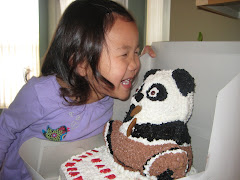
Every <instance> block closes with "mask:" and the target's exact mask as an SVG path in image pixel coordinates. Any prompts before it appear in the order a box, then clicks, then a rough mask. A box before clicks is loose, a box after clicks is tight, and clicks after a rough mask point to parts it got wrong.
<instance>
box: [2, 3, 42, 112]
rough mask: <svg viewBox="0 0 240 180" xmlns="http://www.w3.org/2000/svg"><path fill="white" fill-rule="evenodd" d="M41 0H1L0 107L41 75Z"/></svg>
mask: <svg viewBox="0 0 240 180" xmlns="http://www.w3.org/2000/svg"><path fill="white" fill-rule="evenodd" d="M38 17H39V16H38V0H21V1H19V0H1V1H0V27H1V28H0V108H6V107H8V106H9V104H10V103H11V102H12V101H13V99H14V98H15V96H16V94H17V93H18V91H19V90H20V88H21V87H22V86H23V85H24V84H25V75H26V76H27V77H28V78H30V77H31V76H33V75H35V76H38V75H39V18H38Z"/></svg>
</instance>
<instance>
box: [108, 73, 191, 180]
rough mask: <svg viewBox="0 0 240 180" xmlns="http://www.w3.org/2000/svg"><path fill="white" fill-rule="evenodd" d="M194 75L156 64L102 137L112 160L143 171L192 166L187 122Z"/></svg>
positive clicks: (160, 175) (163, 174)
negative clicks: (118, 117)
mask: <svg viewBox="0 0 240 180" xmlns="http://www.w3.org/2000/svg"><path fill="white" fill-rule="evenodd" d="M194 89H195V83H194V78H193V77H192V76H191V75H190V74H189V73H188V72H187V71H186V70H184V69H175V70H159V69H152V70H150V71H148V72H147V73H146V74H145V76H144V81H143V83H142V84H141V85H140V87H139V88H138V89H137V91H136V93H135V94H134V95H133V97H132V99H131V104H130V108H129V111H128V112H127V115H126V117H125V119H124V121H123V122H122V121H118V120H115V121H109V122H108V123H107V124H106V125H105V130H104V137H105V141H106V146H107V148H108V150H109V153H111V154H112V156H113V158H114V161H115V162H117V163H118V164H120V165H121V166H122V167H124V169H126V170H130V171H136V172H140V174H141V175H142V176H144V177H149V178H150V177H156V178H157V179H164V180H165V179H177V178H181V177H184V176H186V173H187V172H189V171H190V169H191V166H192V158H193V157H192V148H191V137H190V135H189V132H188V127H187V122H188V121H189V119H190V117H191V114H192V110H193V93H194Z"/></svg>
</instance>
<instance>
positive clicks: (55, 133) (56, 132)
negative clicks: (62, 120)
mask: <svg viewBox="0 0 240 180" xmlns="http://www.w3.org/2000/svg"><path fill="white" fill-rule="evenodd" d="M68 132H69V128H67V127H66V126H61V127H59V128H57V129H52V128H51V127H50V126H47V129H46V130H44V129H43V130H42V133H43V135H44V136H45V137H46V138H47V139H48V140H50V141H62V140H63V139H64V138H65V137H66V135H67V133H68Z"/></svg>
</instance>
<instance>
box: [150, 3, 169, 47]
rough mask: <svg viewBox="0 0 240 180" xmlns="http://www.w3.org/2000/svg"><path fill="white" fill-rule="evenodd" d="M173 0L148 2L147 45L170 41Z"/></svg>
mask: <svg viewBox="0 0 240 180" xmlns="http://www.w3.org/2000/svg"><path fill="white" fill-rule="evenodd" d="M170 6H171V0H147V34H146V43H147V45H151V44H152V42H156V41H169V31H170V8H171V7H170Z"/></svg>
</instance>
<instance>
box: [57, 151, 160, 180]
mask: <svg viewBox="0 0 240 180" xmlns="http://www.w3.org/2000/svg"><path fill="white" fill-rule="evenodd" d="M94 150H97V151H98V152H94V151H91V150H89V151H86V152H84V153H82V154H80V155H76V156H73V157H71V159H70V160H68V161H66V162H65V163H63V164H62V165H61V168H60V178H61V180H73V179H75V178H77V177H80V176H82V179H83V180H107V178H105V177H106V176H109V175H112V174H114V175H115V178H114V180H123V179H124V180H156V179H157V178H156V177H152V176H151V177H148V178H147V177H144V176H142V175H140V173H139V172H132V171H128V170H124V168H123V167H122V166H120V165H119V164H117V163H115V162H114V160H113V157H112V155H111V154H109V153H108V151H107V148H106V146H101V147H99V148H96V149H94ZM87 153H91V154H92V155H88V154H87ZM83 155H84V156H87V157H86V158H81V157H80V156H83ZM98 158H100V159H101V162H95V163H93V162H92V161H91V160H92V159H98ZM73 159H82V160H81V161H79V162H76V161H74V160H73ZM67 163H75V164H74V166H72V167H66V164H67ZM96 165H104V167H102V168H99V169H98V168H97V167H96ZM69 168H76V169H77V170H74V171H68V169H69ZM104 169H110V170H111V171H110V172H107V173H101V172H100V171H101V170H102V171H103V170H104ZM70 172H79V174H78V175H76V176H71V175H70Z"/></svg>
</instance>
